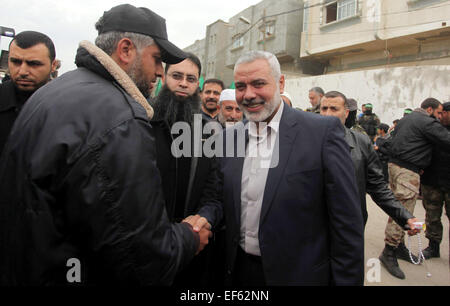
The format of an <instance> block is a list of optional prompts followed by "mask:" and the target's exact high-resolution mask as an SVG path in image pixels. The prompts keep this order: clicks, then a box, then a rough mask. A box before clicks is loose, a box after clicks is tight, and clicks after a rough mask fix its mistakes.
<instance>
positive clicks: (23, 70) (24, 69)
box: [19, 62, 30, 77]
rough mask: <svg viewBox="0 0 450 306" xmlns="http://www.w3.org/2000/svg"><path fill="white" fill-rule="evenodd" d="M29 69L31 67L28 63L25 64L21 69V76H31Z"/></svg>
mask: <svg viewBox="0 0 450 306" xmlns="http://www.w3.org/2000/svg"><path fill="white" fill-rule="evenodd" d="M28 68H29V67H28V65H27V63H25V62H23V63H22V64H21V65H20V67H19V75H20V76H21V77H25V76H28V75H29V74H30V71H29V69H28Z"/></svg>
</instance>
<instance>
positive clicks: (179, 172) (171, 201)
mask: <svg viewBox="0 0 450 306" xmlns="http://www.w3.org/2000/svg"><path fill="white" fill-rule="evenodd" d="M200 73H201V64H200V60H199V59H198V57H197V56H195V55H194V54H192V53H187V58H186V59H185V60H184V61H182V62H180V63H178V64H173V65H166V68H165V84H164V85H163V87H162V89H161V91H160V93H159V95H158V96H157V97H156V98H155V99H154V100H153V102H152V106H153V107H154V111H155V115H154V117H153V120H152V122H151V124H152V126H153V127H154V129H153V130H154V136H155V140H156V151H157V167H158V169H159V171H160V173H161V178H162V185H163V191H164V198H165V200H166V210H167V214H168V217H169V219H170V220H179V221H181V220H183V219H185V218H186V217H188V216H190V215H195V214H196V213H197V212H198V210H199V208H200V207H201V206H202V205H203V203H205V202H208V203H211V202H212V203H214V204H217V205H220V197H219V196H220V193H219V191H218V190H217V189H218V186H217V179H216V178H215V171H214V164H213V160H212V159H211V158H207V157H204V156H202V157H198V154H194V147H195V146H194V141H195V140H194V141H191V139H192V137H194V136H195V135H196V134H195V129H203V126H204V125H205V124H206V123H207V122H208V121H207V120H206V119H204V118H203V119H202V115H201V99H200V94H199V77H200ZM194 116H195V117H194ZM194 119H195V120H194ZM216 123H217V125H218V126H219V127H218V128H219V130H221V128H220V124H219V123H218V122H216ZM187 132H190V133H187ZM185 133H187V134H189V135H187V134H185ZM186 136H188V137H186ZM200 136H201V138H202V139H201V140H202V142H201V144H203V141H204V140H205V139H206V138H207V137H208V136H210V135H202V134H200V135H199V137H200ZM180 139H187V141H186V142H183V143H181V144H180V143H179V142H178V141H179V140H180ZM198 140H200V139H198ZM210 242H211V241H210ZM212 247H213V246H212V244H211V243H210V244H209V245H208V249H207V250H206V249H205V250H204V251H203V252H201V253H200V254H199V255H198V256H197V257H196V258H195V259H194V261H193V262H192V263H191V264H190V266H189V267H188V268H187V269H186V270H184V271H183V273H182V274H179V275H178V276H177V278H176V279H175V282H174V285H175V286H206V285H208V286H209V285H211V284H214V280H212V279H211V277H212V276H213V275H214V276H217V275H219V274H218V273H217V272H214V273H213V272H212V264H211V260H212V258H213V256H212V251H211V248H212Z"/></svg>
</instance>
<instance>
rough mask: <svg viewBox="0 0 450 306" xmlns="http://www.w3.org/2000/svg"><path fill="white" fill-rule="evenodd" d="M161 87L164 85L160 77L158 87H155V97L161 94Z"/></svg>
mask: <svg viewBox="0 0 450 306" xmlns="http://www.w3.org/2000/svg"><path fill="white" fill-rule="evenodd" d="M161 87H162V83H161V79H158V84H157V85H156V89H155V97H156V96H157V95H158V94H159V91H160V90H161Z"/></svg>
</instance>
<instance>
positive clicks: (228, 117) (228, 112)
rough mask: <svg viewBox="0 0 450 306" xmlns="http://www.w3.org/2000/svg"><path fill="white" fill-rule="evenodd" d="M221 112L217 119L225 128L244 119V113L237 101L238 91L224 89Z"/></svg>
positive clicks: (220, 100)
mask: <svg viewBox="0 0 450 306" xmlns="http://www.w3.org/2000/svg"><path fill="white" fill-rule="evenodd" d="M219 107H220V108H219V114H218V115H217V121H219V123H220V124H221V125H222V126H223V127H224V128H225V127H227V125H232V124H235V123H236V122H239V121H242V117H243V113H242V111H241V109H240V108H239V105H238V104H237V102H236V91H235V90H234V89H224V90H223V91H222V93H221V94H220V99H219Z"/></svg>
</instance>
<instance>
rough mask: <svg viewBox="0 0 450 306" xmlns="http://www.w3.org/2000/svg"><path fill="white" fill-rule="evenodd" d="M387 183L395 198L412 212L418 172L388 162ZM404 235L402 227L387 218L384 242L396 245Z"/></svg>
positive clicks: (417, 187) (418, 177)
mask: <svg viewBox="0 0 450 306" xmlns="http://www.w3.org/2000/svg"><path fill="white" fill-rule="evenodd" d="M388 166H389V185H390V188H391V190H392V192H393V193H394V196H395V198H396V199H397V200H399V201H400V203H402V205H403V206H405V208H406V209H407V210H408V211H409V212H410V213H411V214H413V213H414V207H415V205H416V199H417V197H418V195H419V187H420V176H419V174H418V173H416V172H414V171H411V170H408V169H406V168H402V167H399V166H397V165H396V164H393V163H389V165H388ZM404 237H405V232H404V229H403V228H401V227H400V226H399V225H397V223H395V221H394V220H392V218H389V220H388V223H387V225H386V230H385V239H384V241H385V242H386V244H388V245H390V246H393V247H397V246H398V245H399V244H400V243H401V242H403V239H404Z"/></svg>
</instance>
